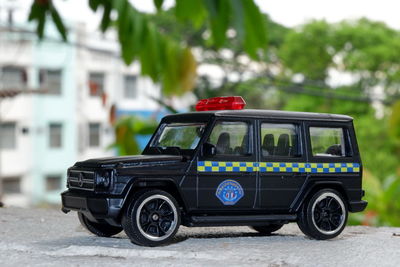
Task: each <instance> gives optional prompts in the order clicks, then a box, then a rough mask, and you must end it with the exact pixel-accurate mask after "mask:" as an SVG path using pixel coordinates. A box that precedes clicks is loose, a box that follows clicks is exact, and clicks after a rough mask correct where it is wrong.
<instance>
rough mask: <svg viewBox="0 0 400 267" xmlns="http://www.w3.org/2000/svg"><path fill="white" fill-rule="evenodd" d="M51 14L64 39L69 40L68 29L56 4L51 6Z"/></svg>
mask: <svg viewBox="0 0 400 267" xmlns="http://www.w3.org/2000/svg"><path fill="white" fill-rule="evenodd" d="M50 14H51V17H52V19H53V21H54V24H55V25H56V27H57V30H58V32H59V33H60V34H61V36H62V38H63V40H64V41H67V29H66V28H65V26H64V23H63V22H62V20H61V17H60V15H59V14H58V11H57V10H56V8H55V7H54V6H51V8H50Z"/></svg>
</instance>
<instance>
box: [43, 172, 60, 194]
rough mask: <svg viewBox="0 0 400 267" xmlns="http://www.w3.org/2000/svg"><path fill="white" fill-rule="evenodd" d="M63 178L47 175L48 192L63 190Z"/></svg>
mask: <svg viewBox="0 0 400 267" xmlns="http://www.w3.org/2000/svg"><path fill="white" fill-rule="evenodd" d="M61 184H62V177H61V175H47V176H46V191H48V192H51V191H59V190H60V189H61Z"/></svg>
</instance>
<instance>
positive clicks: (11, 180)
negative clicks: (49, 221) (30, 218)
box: [0, 9, 160, 206]
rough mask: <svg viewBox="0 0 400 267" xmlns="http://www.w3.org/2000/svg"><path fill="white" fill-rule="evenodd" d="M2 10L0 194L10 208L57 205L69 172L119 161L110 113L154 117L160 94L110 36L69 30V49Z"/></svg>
mask: <svg viewBox="0 0 400 267" xmlns="http://www.w3.org/2000/svg"><path fill="white" fill-rule="evenodd" d="M0 11H2V12H3V14H1V12H0V192H2V193H0V195H1V194H2V201H3V202H4V203H5V205H15V206H29V205H40V204H42V203H50V204H56V203H59V201H60V197H59V193H60V192H61V191H62V190H63V189H64V188H65V183H66V169H67V167H69V166H71V165H72V164H73V163H74V162H75V161H77V160H82V159H87V158H91V157H100V156H110V155H114V151H112V150H107V148H106V147H107V146H108V145H110V144H111V143H112V142H113V140H114V136H113V134H114V133H113V128H112V126H111V124H110V116H111V113H113V112H112V111H115V114H118V115H124V114H139V115H144V116H150V115H152V114H154V111H156V110H158V109H159V106H158V105H157V104H156V103H155V102H154V101H152V100H151V98H150V97H151V96H152V97H159V94H160V90H159V87H158V86H156V85H154V84H153V83H152V82H151V81H150V80H149V79H147V78H143V77H140V76H139V70H140V68H139V66H138V64H132V65H131V66H129V67H127V66H125V64H124V63H123V62H122V61H121V60H120V57H119V50H118V44H117V42H116V41H115V38H112V36H111V37H107V38H106V37H104V36H102V35H101V34H99V33H95V32H92V33H87V32H86V31H85V27H84V25H82V24H73V23H71V24H70V25H69V27H68V28H69V38H68V40H69V41H68V43H64V42H62V41H61V40H60V37H59V34H58V33H57V31H56V30H55V28H54V26H52V25H51V24H50V23H48V25H47V27H46V33H45V38H44V39H43V40H42V41H39V40H38V39H37V36H36V34H35V32H34V31H33V30H34V27H33V26H34V25H31V24H28V23H23V24H18V23H15V22H13V21H12V17H13V14H10V12H12V10H10V11H9V12H8V11H7V10H4V9H3V10H0ZM5 12H8V14H6V13H5ZM1 15H3V16H1ZM4 18H6V19H4Z"/></svg>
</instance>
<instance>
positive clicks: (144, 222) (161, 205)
mask: <svg viewBox="0 0 400 267" xmlns="http://www.w3.org/2000/svg"><path fill="white" fill-rule="evenodd" d="M176 220H177V211H176V208H175V206H174V205H173V203H172V202H171V200H170V199H168V198H167V197H165V196H163V195H156V196H152V197H149V198H147V199H145V200H144V201H143V202H142V203H141V205H140V206H139V208H138V211H137V224H138V228H139V231H140V232H141V233H142V234H143V235H144V236H145V237H146V238H148V239H151V240H155V241H160V240H163V239H165V238H167V237H168V236H170V235H171V234H172V232H173V231H174V230H175V228H176V224H177V223H176Z"/></svg>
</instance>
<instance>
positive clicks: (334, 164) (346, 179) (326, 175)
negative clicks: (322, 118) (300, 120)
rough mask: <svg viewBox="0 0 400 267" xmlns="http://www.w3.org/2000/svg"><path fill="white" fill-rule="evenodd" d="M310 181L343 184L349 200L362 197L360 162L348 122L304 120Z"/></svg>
mask: <svg viewBox="0 0 400 267" xmlns="http://www.w3.org/2000/svg"><path fill="white" fill-rule="evenodd" d="M305 132H306V134H307V138H306V139H307V140H308V142H307V143H308V144H307V150H308V158H309V167H310V168H309V169H308V171H309V182H310V183H315V182H318V181H323V182H328V181H330V182H337V183H340V184H342V186H343V188H344V189H345V190H346V193H347V197H349V199H360V198H361V163H360V157H359V154H358V150H357V144H356V143H355V136H354V129H353V125H352V123H351V122H348V123H347V122H307V123H306V131H305Z"/></svg>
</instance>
